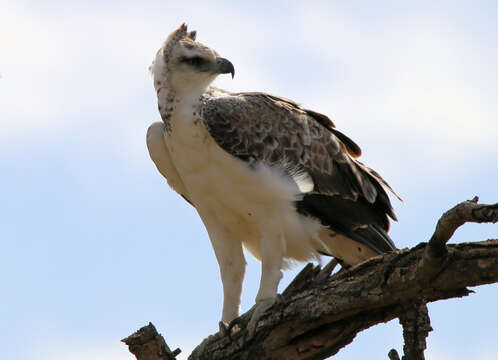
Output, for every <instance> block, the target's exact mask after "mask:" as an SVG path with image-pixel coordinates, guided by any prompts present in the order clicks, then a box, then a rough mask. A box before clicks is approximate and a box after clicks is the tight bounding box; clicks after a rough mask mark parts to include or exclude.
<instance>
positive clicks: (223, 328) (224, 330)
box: [218, 321, 230, 336]
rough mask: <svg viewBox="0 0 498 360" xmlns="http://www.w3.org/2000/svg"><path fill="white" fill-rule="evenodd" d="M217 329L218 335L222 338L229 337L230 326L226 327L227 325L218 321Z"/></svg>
mask: <svg viewBox="0 0 498 360" xmlns="http://www.w3.org/2000/svg"><path fill="white" fill-rule="evenodd" d="M218 327H219V328H220V333H221V335H223V336H227V334H228V336H230V325H228V326H227V324H226V323H225V322H224V321H220V322H219V323H218Z"/></svg>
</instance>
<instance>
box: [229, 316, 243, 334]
mask: <svg viewBox="0 0 498 360" xmlns="http://www.w3.org/2000/svg"><path fill="white" fill-rule="evenodd" d="M240 324H241V320H240V317H236V318H235V319H233V320H232V321H230V323H229V324H228V328H227V331H228V336H230V335H231V334H232V330H233V331H234V332H237V331H239V330H240Z"/></svg>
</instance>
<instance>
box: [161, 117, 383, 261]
mask: <svg viewBox="0 0 498 360" xmlns="http://www.w3.org/2000/svg"><path fill="white" fill-rule="evenodd" d="M171 120H172V122H171V125H172V131H171V132H170V133H169V134H168V133H165V135H164V136H165V138H164V140H165V143H166V145H167V151H168V152H169V157H170V158H171V163H172V165H173V167H174V168H175V170H176V171H174V172H173V174H172V172H170V173H169V174H168V182H169V183H170V184H179V185H177V186H176V187H175V186H173V185H172V186H173V187H174V188H175V190H177V191H179V192H181V191H180V190H182V189H183V192H184V195H185V196H186V197H187V198H189V200H190V201H191V202H192V203H193V204H194V206H195V207H196V209H197V210H198V212H199V215H200V216H201V218H202V220H203V222H204V223H205V225H206V227H207V228H208V231H209V226H208V224H217V226H220V227H222V228H223V229H222V230H223V231H225V232H227V233H230V234H231V236H232V237H233V241H241V242H242V243H243V244H244V246H245V247H246V248H247V249H248V250H249V251H250V252H251V253H252V254H253V255H254V256H255V257H256V258H257V259H258V260H260V259H261V248H260V242H261V238H262V234H261V231H262V229H261V224H265V223H268V220H269V219H271V222H272V223H273V224H277V225H278V227H279V228H280V229H281V230H282V235H283V236H282V238H283V241H284V244H283V245H284V258H285V260H284V263H283V268H286V267H288V266H289V265H291V264H292V260H297V261H307V260H310V259H313V258H317V257H318V251H323V252H327V253H331V254H333V255H334V256H336V257H338V258H342V259H343V260H345V261H346V262H347V263H352V264H355V263H358V262H361V261H363V260H365V259H367V258H369V257H371V256H373V255H375V253H374V252H373V251H372V250H370V249H369V248H367V247H365V246H363V245H361V244H358V243H357V242H354V241H351V240H349V239H348V238H345V237H343V236H341V235H338V234H334V233H333V232H331V231H330V230H328V229H326V228H325V227H323V226H322V225H321V224H320V223H319V221H318V220H316V219H312V218H309V217H306V216H303V215H301V214H299V213H298V212H296V209H295V207H294V204H293V202H294V201H295V200H296V199H298V198H299V196H300V195H301V191H300V189H302V188H303V187H307V186H308V187H309V185H307V184H304V185H303V184H299V178H296V179H292V178H289V177H288V176H284V175H283V171H281V169H279V168H269V167H267V166H263V165H260V166H257V167H255V168H250V167H249V166H248V165H247V164H245V163H244V162H243V161H241V160H239V159H237V158H235V157H233V156H231V155H230V154H228V153H227V152H226V151H224V150H223V149H221V148H220V147H219V146H218V145H217V144H216V142H215V141H214V139H213V138H212V137H211V136H210V135H209V133H208V132H207V130H206V128H205V127H204V125H203V123H202V121H196V122H191V121H182V120H181V119H180V118H179V117H178V116H173V117H172V119H171ZM171 176H173V177H176V176H178V177H179V179H170V177H171ZM179 188H180V189H179ZM275 241H278V240H277V239H275Z"/></svg>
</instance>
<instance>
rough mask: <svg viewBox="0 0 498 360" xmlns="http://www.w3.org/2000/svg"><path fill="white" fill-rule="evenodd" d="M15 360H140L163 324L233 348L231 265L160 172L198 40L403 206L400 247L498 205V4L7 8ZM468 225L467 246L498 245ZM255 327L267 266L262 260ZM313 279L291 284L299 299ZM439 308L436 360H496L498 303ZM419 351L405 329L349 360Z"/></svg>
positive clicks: (0, 273)
mask: <svg viewBox="0 0 498 360" xmlns="http://www.w3.org/2000/svg"><path fill="white" fill-rule="evenodd" d="M0 9H1V10H0V169H1V176H0V244H1V251H0V257H1V260H0V282H1V284H2V289H1V291H0V319H1V321H0V358H1V359H8V360H21V359H22V360H49V359H50V360H62V359H64V360H66V359H71V360H83V359H85V360H86V359H95V360H127V359H133V357H132V355H131V354H129V353H128V351H127V349H126V346H124V345H123V344H122V343H120V341H119V340H120V339H122V338H124V337H126V336H127V335H129V334H131V333H132V332H134V331H135V330H137V329H138V328H140V327H141V326H143V325H146V324H147V323H148V322H149V321H152V322H153V323H154V324H155V325H156V327H157V329H158V330H159V331H160V332H161V333H162V334H163V335H164V336H165V338H166V341H167V342H168V344H169V345H170V346H171V347H173V348H176V347H180V348H181V349H182V350H183V353H182V355H180V356H179V357H178V358H179V359H180V360H182V359H186V358H187V355H188V354H189V353H190V351H191V350H192V349H193V347H195V346H196V345H197V344H199V343H200V342H201V340H202V339H203V338H204V337H206V336H207V335H209V334H211V333H213V332H215V331H217V324H218V320H219V317H220V314H221V305H222V290H221V281H220V279H219V272H218V265H217V263H216V260H215V257H214V253H213V250H212V249H211V245H210V243H209V239H208V237H207V233H206V231H205V230H204V227H203V225H202V223H201V221H200V220H199V218H198V216H197V214H196V213H195V210H194V209H193V208H192V207H191V206H190V205H189V204H187V203H186V202H185V201H184V200H183V199H182V198H181V197H179V196H178V195H176V194H175V193H174V192H173V191H172V190H171V189H169V187H168V186H167V184H166V181H165V180H164V179H163V178H162V177H161V176H160V174H159V173H158V172H157V170H156V169H155V166H154V165H153V163H152V162H151V160H150V159H149V156H148V153H147V149H146V145H145V133H146V130H147V127H148V126H149V125H150V124H151V123H152V122H155V121H158V120H160V117H159V114H158V112H157V103H156V101H157V100H156V96H155V92H154V89H153V86H152V80H151V77H150V75H149V73H148V71H147V68H148V66H149V65H150V63H151V61H152V58H153V56H154V54H155V52H156V51H157V49H158V48H159V47H160V46H161V43H162V42H163V41H164V39H165V38H166V37H167V35H168V34H169V33H170V32H171V31H173V30H174V29H176V28H177V27H178V26H179V25H180V24H181V23H183V22H186V23H187V24H188V25H189V27H190V29H196V30H197V31H198V35H197V39H198V40H199V41H200V42H202V43H204V44H206V45H208V46H210V47H212V48H214V49H216V51H217V52H218V53H219V54H220V55H221V56H223V57H225V58H228V59H229V60H230V61H231V62H232V63H233V64H234V66H235V69H236V75H235V78H234V79H233V80H232V79H230V77H229V76H225V77H220V78H219V79H217V80H216V82H215V85H217V86H218V87H222V88H225V89H228V90H232V91H266V92H270V93H274V94H278V95H281V96H284V97H287V98H290V99H293V100H295V101H297V102H299V103H301V104H303V105H304V106H305V107H306V108H309V109H313V110H315V111H319V112H321V113H324V114H327V115H328V116H330V117H331V118H333V119H334V122H335V123H336V125H337V127H338V128H339V129H340V130H341V131H343V132H344V133H346V134H347V135H349V136H350V137H351V138H352V139H354V140H355V141H356V142H357V143H358V144H359V145H360V146H361V147H362V149H363V154H364V155H363V156H362V160H363V161H364V162H365V163H367V164H368V165H369V166H370V167H373V168H374V169H376V170H377V171H379V172H380V173H381V174H382V175H383V177H384V178H385V179H386V180H388V182H389V183H390V184H391V185H392V186H393V187H394V188H395V190H396V191H397V192H398V193H399V194H400V195H401V196H402V197H403V198H404V199H405V201H406V204H405V205H402V204H401V203H399V202H398V201H397V200H396V199H395V198H392V201H393V205H394V208H395V211H396V213H397V215H398V218H399V221H398V222H397V223H394V224H393V225H392V230H391V237H392V238H393V239H394V241H395V243H396V244H397V246H398V247H399V248H405V247H412V246H415V245H416V244H418V243H419V242H421V241H427V240H428V238H429V237H430V235H431V234H432V232H433V230H434V226H435V223H436V221H437V219H438V218H439V217H440V215H441V214H442V213H443V212H444V211H446V210H448V209H449V208H451V207H452V206H454V205H455V204H457V203H459V202H460V201H463V200H467V199H471V198H472V197H474V195H478V196H479V197H480V200H481V202H483V203H495V202H496V201H498V187H497V186H496V181H495V180H496V178H498V166H497V165H498V164H497V159H498V143H497V139H498V103H497V102H496V99H497V98H498V85H497V84H498V67H497V66H496V64H497V63H498V37H497V36H496V34H497V33H498V21H497V20H498V5H496V2H493V1H416V2H395V1H378V2H370V1H348V2H345V1H343V2H339V1H337V2H325V1H324V2H319V1H316V2H315V1H309V2H302V1H300V2H298V1H288V2H277V1H264V2H259V1H253V2H247V1H245V2H227V1H212V2H204V1H193V0H192V1H188V2H179V1H143V2H140V3H137V2H131V1H119V2H118V1H106V2H102V1H92V0H88V1H84V2H83V1H44V2H40V1H25V0H17V1H6V0H0ZM497 234H498V224H495V225H492V224H487V225H482V224H481V225H477V224H466V225H464V226H463V227H462V228H460V229H459V230H458V231H457V232H456V234H455V235H454V237H453V238H452V239H451V240H450V242H452V243H457V242H464V241H481V240H486V239H489V238H496V237H497ZM246 258H247V262H248V267H247V271H246V278H245V281H244V292H243V298H242V308H243V311H246V310H248V309H249V308H250V307H251V306H252V305H253V304H254V298H255V295H256V292H257V288H258V285H259V276H260V266H259V263H257V262H256V261H255V260H254V259H252V258H251V255H250V254H247V256H246ZM302 266H304V264H301V265H299V266H297V267H296V268H295V269H293V270H291V271H288V272H286V273H285V276H284V279H283V280H282V282H281V285H280V291H282V290H283V289H284V288H285V286H286V285H287V284H288V283H289V281H290V280H292V278H293V277H294V276H295V274H296V273H297V272H298V271H299V270H300V269H301V268H302ZM473 290H474V291H476V293H475V294H472V295H470V296H469V297H466V298H464V299H453V300H447V301H441V302H438V303H433V304H430V305H429V312H430V316H431V321H432V327H433V328H434V331H433V332H431V333H430V334H429V337H428V339H427V342H428V350H427V351H426V356H427V358H430V359H437V360H446V359H468V358H470V357H472V358H473V359H476V360H485V359H486V360H488V359H495V358H496V356H497V355H496V354H497V353H498V344H496V342H494V341H490V339H491V338H493V337H494V333H495V332H496V323H497V322H498V309H497V307H496V299H497V298H498V286H497V285H491V286H481V287H478V288H474V289H473ZM393 347H395V348H397V349H398V351H400V352H401V350H402V329H401V327H400V326H399V324H398V322H397V321H396V320H394V321H391V322H389V323H387V324H381V325H378V326H375V327H373V328H370V329H368V330H367V331H364V332H362V333H360V334H359V335H358V336H357V338H356V339H355V341H354V342H353V344H351V345H350V346H348V347H346V348H345V349H343V350H342V351H341V352H339V353H338V354H337V355H336V356H335V357H334V359H341V360H347V359H358V358H365V356H366V355H368V356H369V357H371V358H373V357H375V358H387V352H388V351H389V349H391V348H393Z"/></svg>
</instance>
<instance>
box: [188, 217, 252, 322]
mask: <svg viewBox="0 0 498 360" xmlns="http://www.w3.org/2000/svg"><path fill="white" fill-rule="evenodd" d="M198 210H199V209H198ZM199 213H200V214H201V212H200V211H199ZM201 218H202V220H203V221H204V224H205V225H206V229H207V231H208V233H209V238H210V240H211V244H212V245H213V249H214V252H215V255H216V259H217V260H218V265H219V267H220V275H221V281H222V283H223V311H222V315H221V321H222V322H223V323H224V324H225V325H227V324H228V323H229V322H230V321H232V320H233V319H235V318H236V317H237V316H239V311H240V296H241V294H242V282H243V280H244V273H245V267H246V261H245V258H244V253H243V251H242V242H241V241H240V239H237V238H236V237H234V236H233V234H232V233H231V232H230V231H229V229H227V228H226V227H224V226H222V225H220V223H219V222H218V221H216V219H213V218H212V216H211V214H209V213H203V214H201Z"/></svg>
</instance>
